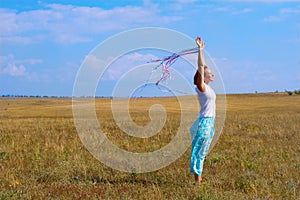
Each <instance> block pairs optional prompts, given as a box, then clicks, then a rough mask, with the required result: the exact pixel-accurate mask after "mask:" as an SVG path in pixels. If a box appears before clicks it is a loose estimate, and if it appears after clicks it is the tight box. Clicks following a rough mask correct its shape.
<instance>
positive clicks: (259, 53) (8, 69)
mask: <svg viewBox="0 0 300 200" xmlns="http://www.w3.org/2000/svg"><path fill="white" fill-rule="evenodd" d="M0 21H1V23H0V94H1V95H2V94H16V95H17V94H18V95H49V96H52V95H55V96H71V95H72V91H73V85H74V81H75V78H76V74H77V71H78V70H79V68H80V66H81V64H82V62H83V61H84V59H85V58H86V56H87V55H88V54H89V53H90V52H91V50H93V49H94V48H95V47H96V46H97V45H98V44H100V43H102V42H103V41H105V40H106V39H107V38H109V37H112V36H113V35H115V34H119V33H121V32H123V31H127V30H131V29H134V28H143V27H162V28H168V29H172V30H175V31H178V32H181V33H183V34H186V35H187V36H188V37H191V38H195V37H196V36H197V35H201V36H202V38H203V39H204V40H205V41H206V43H207V46H206V51H207V52H208V53H209V55H210V56H211V58H212V60H213V61H214V63H215V64H216V65H217V67H218V69H219V71H220V73H221V76H222V79H223V82H224V87H225V89H226V92H227V93H248V92H251V93H252V92H255V91H258V92H273V91H276V90H278V91H284V90H296V89H300V56H299V55H300V48H299V47H300V0H273V1H271V0H243V1H242V0H210V1H209V0H208V1H204V0H170V1H157V0H145V1H133V0H132V1H129V0H127V1H126V0H125V1H116V0H110V1H91V0H85V1H82V0H72V1H68V0H64V1H55V0H51V1H50V0H41V1H31V0H26V1H25V0H24V1H17V0H1V2H0ZM157 40H159V38H157ZM150 54H151V52H147V53H146V54H145V53H144V54H143V53H140V52H137V53H135V54H134V55H135V56H136V57H134V58H136V59H137V60H136V62H133V61H132V60H129V59H127V61H124V62H125V63H127V64H130V63H131V64H132V65H135V64H136V63H139V64H141V56H144V58H145V59H149V58H151V56H150ZM160 55H162V54H160ZM152 56H154V57H155V56H157V55H152ZM128 57H130V56H128ZM123 59H126V58H123ZM130 59H133V57H132V56H131V57H130ZM117 63H118V62H117ZM119 63H120V62H119ZM115 69H118V67H115ZM192 73H193V72H192V71H191V73H190V75H191V76H192V75H193V74H192ZM119 75H120V71H117V70H110V71H109V73H108V74H107V78H106V79H104V80H103V82H102V83H101V84H102V87H105V88H112V87H113V84H114V83H115V82H116V81H117V77H118V76H119ZM96 95H100V96H101V95H103V96H106V95H108V96H109V91H108V90H107V91H101V90H99V91H97V94H96Z"/></svg>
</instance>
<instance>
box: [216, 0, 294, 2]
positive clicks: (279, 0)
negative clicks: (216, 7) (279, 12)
mask: <svg viewBox="0 0 300 200" xmlns="http://www.w3.org/2000/svg"><path fill="white" fill-rule="evenodd" d="M215 1H219V2H242V3H246V2H250V3H252V2H253V3H255V2H257V3H288V2H300V0H215Z"/></svg>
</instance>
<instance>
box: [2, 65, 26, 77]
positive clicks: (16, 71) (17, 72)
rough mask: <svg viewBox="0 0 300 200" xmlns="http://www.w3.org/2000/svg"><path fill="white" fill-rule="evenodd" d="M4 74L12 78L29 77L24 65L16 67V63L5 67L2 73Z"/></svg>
mask: <svg viewBox="0 0 300 200" xmlns="http://www.w3.org/2000/svg"><path fill="white" fill-rule="evenodd" d="M1 73H3V74H9V75H11V76H27V75H28V73H27V72H26V69H25V66H24V65H19V66H17V65H15V63H12V64H9V65H8V66H7V67H5V68H4V69H3V70H2V72H1Z"/></svg>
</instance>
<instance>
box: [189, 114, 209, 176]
mask: <svg viewBox="0 0 300 200" xmlns="http://www.w3.org/2000/svg"><path fill="white" fill-rule="evenodd" d="M214 121H215V118H214V117H203V118H198V119H197V120H196V121H195V122H194V123H193V125H192V126H191V128H190V132H191V136H192V155H191V160H190V172H192V173H195V174H197V175H198V176H200V175H201V174H202V170H203V164H204V159H205V156H206V155H207V153H208V150H209V146H210V143H211V141H212V139H213V137H214V131H215V129H214Z"/></svg>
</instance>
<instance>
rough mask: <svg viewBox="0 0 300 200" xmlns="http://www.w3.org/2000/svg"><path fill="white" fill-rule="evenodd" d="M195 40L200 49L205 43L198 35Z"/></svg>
mask: <svg viewBox="0 0 300 200" xmlns="http://www.w3.org/2000/svg"><path fill="white" fill-rule="evenodd" d="M195 41H196V44H197V45H198V47H199V48H200V49H203V48H204V47H205V45H206V44H205V42H204V41H203V40H201V38H200V37H199V36H198V37H197V38H196V40H195Z"/></svg>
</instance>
